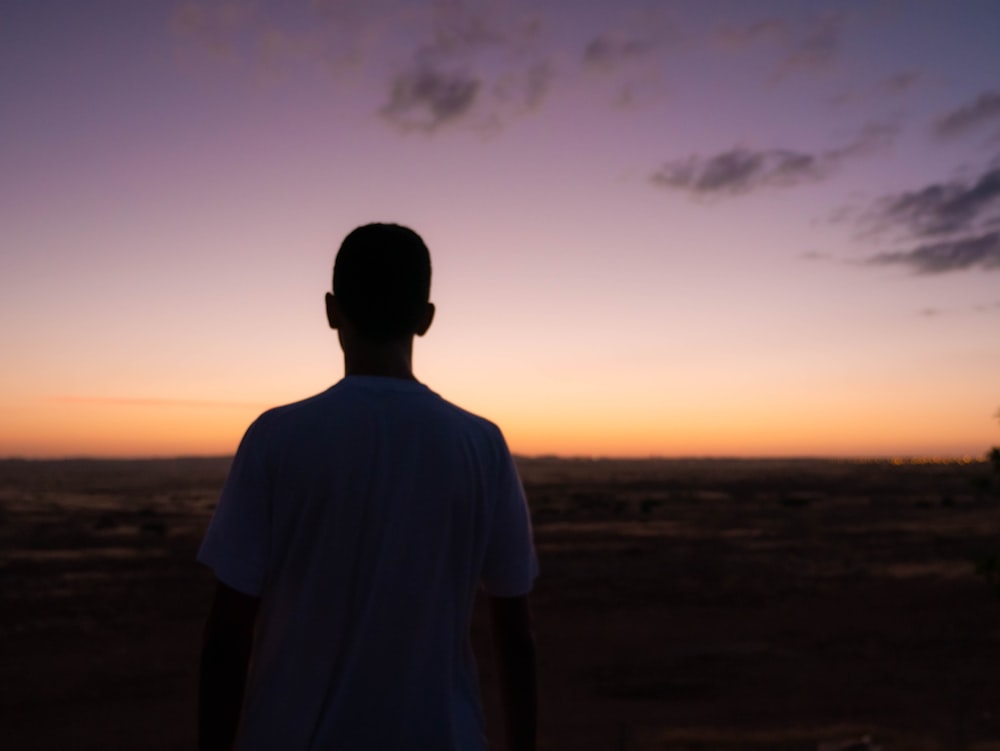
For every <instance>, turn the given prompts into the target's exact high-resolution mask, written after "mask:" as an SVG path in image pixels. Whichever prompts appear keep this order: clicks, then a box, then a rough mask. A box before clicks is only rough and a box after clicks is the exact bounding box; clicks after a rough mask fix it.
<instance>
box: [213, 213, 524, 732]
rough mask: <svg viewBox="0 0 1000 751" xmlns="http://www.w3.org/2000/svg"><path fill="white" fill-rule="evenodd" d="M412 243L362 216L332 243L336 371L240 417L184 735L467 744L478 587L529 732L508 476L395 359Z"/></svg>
mask: <svg viewBox="0 0 1000 751" xmlns="http://www.w3.org/2000/svg"><path fill="white" fill-rule="evenodd" d="M430 276H431V267H430V256H429V254H428V252H427V248H426V246H425V245H424V243H423V240H421V239H420V237H419V236H418V235H417V234H416V233H415V232H413V231H412V230H410V229H407V228H405V227H400V226H398V225H393V224H370V225H367V226H364V227H359V228H358V229H356V230H354V231H353V232H351V233H350V234H349V235H348V236H347V238H346V239H345V240H344V242H343V244H342V245H341V247H340V251H339V252H338V254H337V260H336V262H335V264H334V272H333V293H332V294H330V293H327V296H326V314H327V319H328V320H329V323H330V327H331V328H334V329H336V330H337V332H338V335H339V339H340V345H341V348H342V349H343V352H344V366H345V367H344V370H345V376H344V378H343V379H342V380H341V381H339V382H338V383H336V384H335V385H334V386H333V387H331V388H330V389H328V390H327V391H325V392H323V393H321V394H318V395H317V396H314V397H312V398H309V399H306V400H304V401H301V402H297V403H294V404H289V405H286V406H283V407H278V408H276V409H272V410H269V411H267V412H265V413H264V414H262V415H261V416H260V417H259V418H258V419H257V420H256V421H255V422H254V423H253V424H252V425H251V426H250V428H249V429H248V430H247V432H246V435H245V436H244V437H243V441H242V442H241V443H240V447H239V450H238V451H237V453H236V457H235V459H234V460H233V465H232V468H231V470H230V473H229V478H228V480H227V481H226V485H225V488H224V489H223V491H222V496H221V498H220V500H219V504H218V507H217V508H216V510H215V514H214V516H213V517H212V521H211V524H210V525H209V528H208V532H207V533H206V535H205V539H204V542H203V543H202V546H201V550H200V552H199V554H198V559H199V561H201V562H202V563H204V564H206V565H207V566H209V567H210V568H211V569H212V570H213V571H214V572H215V575H216V578H217V579H218V586H217V590H216V594H215V600H214V603H213V605H212V609H211V613H210V615H209V618H208V623H207V625H206V629H205V642H204V650H203V654H202V663H201V684H200V697H199V737H200V744H201V748H202V751H211V750H213V749H230V748H237V749H240V751H258V750H264V749H267V750H268V751H272V750H273V751H300V750H301V751H306V750H309V751H318V750H319V749H324V750H325V749H331V750H332V749H343V750H345V751H379V750H381V749H385V750H387V751H395V750H396V749H420V751H446V750H449V749H455V750H456V751H458V750H461V751H465V750H466V749H469V750H472V749H484V748H485V747H486V740H485V734H484V725H483V716H482V710H481V707H480V698H479V685H478V678H477V674H476V668H475V662H474V659H473V656H472V652H471V649H470V644H469V621H470V616H471V612H472V606H473V601H474V599H475V594H476V590H477V588H478V587H479V586H480V585H481V586H482V587H483V588H484V589H485V591H486V592H487V593H488V594H489V595H490V606H491V611H492V616H493V621H492V622H493V632H494V641H495V643H496V646H497V657H498V660H499V663H500V665H499V667H500V674H501V680H502V690H503V696H504V704H505V715H506V725H507V742H508V748H510V749H533V748H534V740H535V713H536V709H535V694H536V689H535V657H534V638H533V635H532V631H531V623H530V616H529V610H528V604H527V593H528V591H529V590H530V589H531V587H532V583H533V581H534V578H535V576H536V574H537V563H536V558H535V553H534V549H533V545H532V540H531V526H530V521H529V516H528V509H527V504H526V502H525V498H524V492H523V490H522V487H521V483H520V480H519V479H518V476H517V472H516V470H515V468H514V463H513V461H512V459H511V456H510V452H509V451H508V449H507V446H506V444H505V442H504V439H503V436H502V435H501V434H500V431H499V430H498V429H497V428H496V426H494V425H493V424H492V423H490V422H488V421H486V420H484V419H482V418H480V417H476V416H475V415H472V414H470V413H468V412H465V411H464V410H461V409H459V408H458V407H456V406H454V405H452V404H450V403H448V402H446V401H445V400H443V399H442V398H441V397H439V396H437V395H436V394H435V393H434V392H432V391H430V390H429V389H428V388H427V387H426V386H424V385H422V384H421V383H419V382H418V381H417V380H416V379H415V378H414V376H413V371H412V368H411V361H412V348H413V337H414V335H417V336H422V335H423V334H424V333H425V332H426V331H427V329H428V327H430V325H431V320H432V319H433V317H434V306H433V305H432V304H431V303H430V302H428V299H429V291H430Z"/></svg>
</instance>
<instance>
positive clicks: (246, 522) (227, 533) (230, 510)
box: [198, 420, 271, 596]
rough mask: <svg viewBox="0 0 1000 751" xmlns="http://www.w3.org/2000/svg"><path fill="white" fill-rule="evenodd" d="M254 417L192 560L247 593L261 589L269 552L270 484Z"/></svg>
mask: <svg viewBox="0 0 1000 751" xmlns="http://www.w3.org/2000/svg"><path fill="white" fill-rule="evenodd" d="M261 432H262V431H261V428H260V420H258V421H257V422H255V423H254V424H253V425H251V426H250V427H249V428H248V429H247V432H246V434H245V435H244V436H243V440H242V441H241V442H240V447H239V449H238V450H237V451H236V456H235V457H234V458H233V465H232V467H231V468H230V470H229V477H228V478H227V479H226V484H225V486H224V487H223V489H222V495H221V496H220V498H219V503H218V505H217V506H216V507H215V513H214V514H213V515H212V520H211V521H210V522H209V525H208V531H207V532H206V533H205V538H204V540H202V543H201V548H200V549H199V551H198V562H199V563H202V564H204V565H206V566H208V567H209V568H210V569H212V571H214V572H215V576H216V578H217V579H218V580H219V581H221V582H222V583H223V584H225V585H227V586H229V587H231V588H233V589H235V590H237V591H239V592H243V593H244V594H248V595H255V596H256V595H259V594H260V593H261V590H262V589H263V585H264V579H265V577H266V573H267V565H268V556H269V552H270V537H271V533H270V521H271V504H270V482H269V478H268V476H267V471H266V467H265V465H264V462H263V459H262V446H261V435H260V433H261Z"/></svg>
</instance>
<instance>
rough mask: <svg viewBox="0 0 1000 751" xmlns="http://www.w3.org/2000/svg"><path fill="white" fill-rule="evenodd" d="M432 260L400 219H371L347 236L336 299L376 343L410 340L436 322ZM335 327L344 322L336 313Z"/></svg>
mask: <svg viewBox="0 0 1000 751" xmlns="http://www.w3.org/2000/svg"><path fill="white" fill-rule="evenodd" d="M430 286H431V259H430V254H429V253H428V251H427V246H426V245H424V241H423V240H422V239H421V238H420V235H418V234H417V233H416V232H414V231H413V230H411V229H409V228H408V227H402V226H400V225H398V224H366V225H364V226H363V227H358V228H357V229H355V230H354V231H353V232H351V233H350V234H349V235H348V236H347V237H345V238H344V242H343V243H342V244H341V246H340V250H339V251H338V252H337V260H336V261H335V262H334V265H333V299H330V298H328V301H327V307H328V315H331V314H330V312H329V309H330V306H331V305H332V304H333V303H334V300H335V301H336V307H337V308H339V314H340V315H341V316H342V317H343V318H346V319H347V321H348V322H349V323H350V324H351V326H353V327H354V329H355V330H356V331H357V333H358V334H359V335H360V336H361V337H363V338H364V339H367V340H368V341H371V342H375V343H383V342H390V341H397V340H401V339H409V338H410V337H412V336H413V335H414V334H423V333H424V331H425V330H426V329H427V326H429V325H430V316H432V315H433V307H432V306H430V304H429V303H428V298H429V296H430ZM330 325H331V326H338V327H339V324H338V323H336V322H335V320H334V318H333V317H331V319H330Z"/></svg>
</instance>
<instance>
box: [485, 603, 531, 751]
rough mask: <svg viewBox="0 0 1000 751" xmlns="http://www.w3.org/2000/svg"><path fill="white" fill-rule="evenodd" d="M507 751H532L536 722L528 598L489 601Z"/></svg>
mask: <svg viewBox="0 0 1000 751" xmlns="http://www.w3.org/2000/svg"><path fill="white" fill-rule="evenodd" d="M490 614H491V616H492V627H493V643H494V645H495V650H496V658H497V663H498V665H497V667H498V668H499V672H500V691H501V695H502V698H503V709H504V719H505V721H506V731H507V749H508V751H534V749H535V734H536V726H537V722H538V687H537V678H536V669H535V634H534V632H533V631H532V628H531V610H530V609H529V607H528V597H527V595H522V596H520V597H490Z"/></svg>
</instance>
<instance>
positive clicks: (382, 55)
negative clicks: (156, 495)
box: [0, 0, 1000, 457]
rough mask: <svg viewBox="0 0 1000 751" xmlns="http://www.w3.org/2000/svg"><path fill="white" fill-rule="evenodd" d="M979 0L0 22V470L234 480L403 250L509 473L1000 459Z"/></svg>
mask: <svg viewBox="0 0 1000 751" xmlns="http://www.w3.org/2000/svg"><path fill="white" fill-rule="evenodd" d="M998 37H1000V3H998V2H995V1H994V0H959V1H958V2H956V1H955V0H941V1H940V2H933V1H929V0H927V1H922V0H912V2H902V1H900V2H889V1H883V2H877V1H875V0H871V1H868V0H865V1H864V2H861V1H859V2H846V1H840V2H805V1H803V0H789V1H788V2H765V1H763V0H761V1H759V2H757V1H755V2H745V1H744V0H733V1H732V2H722V1H718V2H717V1H715V0H708V1H706V0H699V1H697V2H695V1H691V2H667V0H659V1H652V0H647V1H646V2H641V1H640V0H615V1H614V2H611V0H607V1H605V2H587V1H585V0H562V1H560V2H527V0H522V1H515V0H495V1H492V2H489V1H486V0H480V1H479V2H460V1H457V0H456V1H454V2H448V1H445V0H442V1H441V2H413V1H412V0H405V1H404V0H394V1H393V0H365V2H361V0H355V1H353V2H351V1H346V0H314V1H313V2H308V1H307V0H296V1H294V2H293V1H289V0H286V1H283V2H173V3H172V2H126V1H125V0H119V1H118V2H101V1H98V0H88V1H87V2H79V1H75V0H67V1H66V2H50V1H32V0H20V1H19V0H12V1H10V2H4V3H3V5H2V9H0V352H2V353H3V354H2V358H3V360H2V368H0V456H28V457H36V456H162V455H177V454H186V455H189V454H228V453H231V452H232V451H233V450H234V449H235V446H236V443H237V442H238V441H239V438H240V436H241V434H242V432H243V430H244V429H245V428H246V426H247V424H248V423H249V422H250V421H251V420H253V418H254V417H255V416H256V415H257V414H258V413H259V412H260V411H262V410H263V409H266V408H267V407H270V406H273V405H277V404H281V403H284V402H288V401H292V400H295V399H299V398H302V397H305V396H308V395H311V394H313V393H316V392H318V391H321V390H323V389H325V388H327V387H328V386H329V385H331V384H332V383H333V382H335V381H336V380H337V379H339V378H340V377H341V375H342V373H343V366H342V361H341V359H340V352H339V349H338V346H337V340H336V335H335V333H334V332H331V331H330V330H329V329H328V328H327V326H326V322H325V318H324V313H323V293H324V292H325V291H326V290H327V289H328V288H329V283H330V269H331V266H332V262H333V257H334V254H335V252H336V249H337V247H338V245H339V243H340V241H341V239H342V238H343V236H344V235H345V234H346V233H347V232H348V231H350V230H351V229H352V228H354V227H355V226H357V225H359V224H363V223H367V222H370V221H396V222H400V223H403V224H407V225H409V226H411V227H413V228H414V229H415V230H417V231H418V232H420V233H421V235H422V236H423V237H424V239H425V240H426V242H427V244H428V246H429V247H430V250H431V254H432V257H433V262H434V280H433V286H432V299H433V301H434V302H435V303H436V304H437V307H438V315H437V319H436V321H435V323H434V326H433V327H432V328H431V330H430V332H429V333H428V335H427V336H426V338H424V339H420V340H418V341H417V343H416V347H415V371H416V373H417V376H418V378H419V379H420V380H421V381H423V382H425V383H426V384H428V385H429V386H430V387H431V388H432V389H434V390H435V391H437V392H438V393H440V394H441V395H442V396H444V397H446V398H448V399H450V400H451V401H454V402H456V403H457V404H459V405H461V406H463V407H466V408H467V409H470V410H472V411H475V412H479V413H481V414H484V415H485V416H487V417H489V418H490V419H492V420H494V421H495V422H497V423H498V424H499V425H500V427H501V428H502V429H503V431H504V433H505V434H506V435H507V438H508V440H509V442H510V444H511V446H512V448H513V450H514V451H515V452H518V453H522V454H543V453H544V454H564V455H585V456H650V455H659V456H775V455H780V456H799V455H811V456H880V455H881V456H893V455H895V456H899V455H948V456H961V455H972V456H979V455H982V454H983V453H984V452H985V451H986V450H987V449H988V448H989V447H990V446H991V445H996V444H1000V422H998V420H997V418H996V417H995V416H994V415H995V414H996V412H997V410H998V408H1000V44H998V42H997V39H998Z"/></svg>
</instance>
